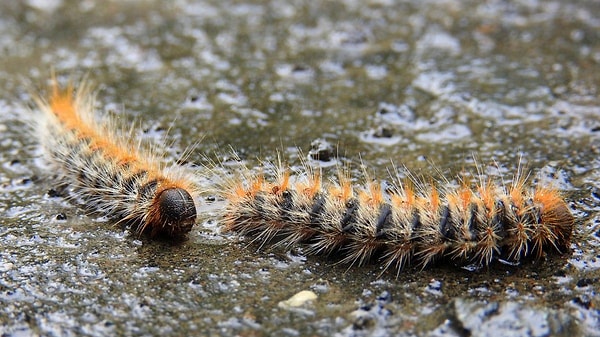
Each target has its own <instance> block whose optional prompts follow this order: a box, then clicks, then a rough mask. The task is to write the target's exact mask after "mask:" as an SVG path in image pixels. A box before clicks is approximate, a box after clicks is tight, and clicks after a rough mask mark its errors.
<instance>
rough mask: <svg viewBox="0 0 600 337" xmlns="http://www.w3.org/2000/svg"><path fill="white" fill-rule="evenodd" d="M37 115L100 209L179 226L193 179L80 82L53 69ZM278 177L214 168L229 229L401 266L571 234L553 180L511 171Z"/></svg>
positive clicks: (507, 255) (189, 216)
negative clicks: (103, 109)
mask: <svg viewBox="0 0 600 337" xmlns="http://www.w3.org/2000/svg"><path fill="white" fill-rule="evenodd" d="M36 102H37V104H38V106H39V108H40V110H42V111H43V112H44V118H43V119H41V120H40V121H39V122H38V123H37V125H38V134H39V137H40V140H41V143H42V145H43V148H44V150H45V152H46V154H47V156H48V158H49V160H50V162H51V164H52V165H53V166H54V167H56V168H57V170H58V172H59V174H60V175H61V176H63V178H64V179H65V180H66V181H68V182H69V183H70V184H71V185H72V186H73V189H74V194H73V195H72V198H74V199H78V200H83V201H84V202H85V203H86V205H89V206H90V207H92V208H94V209H95V210H97V211H99V212H100V213H101V214H104V215H107V216H109V217H112V218H114V219H117V221H118V223H121V222H127V223H132V224H133V225H134V228H135V229H136V231H137V232H138V233H142V232H148V233H149V234H150V235H151V236H156V235H166V236H169V237H179V236H183V235H185V234H186V233H187V232H189V231H190V230H191V228H192V226H193V224H194V223H195V220H196V208H195V204H194V199H193V197H192V195H195V194H196V187H195V186H196V184H195V183H194V182H193V180H192V179H190V178H188V177H187V176H186V175H185V174H184V173H183V172H181V171H180V170H178V169H176V168H164V167H163V166H162V165H161V164H160V162H159V161H158V160H157V159H156V158H155V156H154V155H153V154H152V153H151V152H150V151H143V150H142V149H141V148H140V146H139V145H136V144H134V143H132V142H131V141H128V139H130V138H131V135H127V134H123V133H120V132H118V131H115V128H114V126H113V125H112V124H111V123H99V122H97V121H95V120H94V113H93V111H94V110H93V105H94V95H93V94H91V90H90V86H89V85H88V84H87V83H85V82H84V83H82V85H81V87H80V88H79V90H78V91H77V93H75V92H74V89H73V87H72V86H69V87H68V88H67V89H66V90H62V91H61V90H60V89H59V88H58V85H57V84H56V81H55V80H54V84H53V86H52V88H51V95H50V97H49V99H48V101H45V100H44V99H43V98H37V99H36ZM275 177H276V178H275V180H274V181H273V182H268V181H267V180H266V179H265V178H264V177H263V176H262V175H246V176H243V177H241V179H240V177H235V178H228V177H222V180H221V182H220V183H219V184H220V185H219V186H218V191H217V192H216V193H217V194H218V195H219V196H221V197H222V198H223V199H225V200H227V203H226V205H225V206H224V208H223V210H222V222H223V226H224V228H225V230H228V231H232V232H237V233H240V234H242V235H244V236H248V237H250V238H252V241H254V242H258V243H261V245H263V244H267V243H274V244H275V245H279V246H285V247H291V246H296V245H303V246H304V247H306V252H307V253H308V254H325V255H329V254H333V253H339V254H340V255H341V256H342V260H341V261H342V262H345V263H348V264H350V265H354V264H358V265H362V264H364V263H366V262H368V261H372V260H375V259H376V260H378V261H379V262H380V263H381V264H382V266H383V269H384V270H387V269H389V268H395V269H396V270H397V272H398V273H399V272H400V271H401V270H402V269H403V268H404V267H406V266H408V265H411V264H414V265H418V266H421V267H426V266H428V265H430V264H431V263H433V262H434V261H436V260H440V259H448V260H450V261H453V262H456V263H460V264H465V263H476V264H479V265H481V266H485V265H489V264H490V263H491V262H492V261H493V260H494V259H505V260H507V261H514V262H518V261H519V260H520V259H522V258H525V257H527V256H535V257H540V256H541V255H542V254H543V252H544V251H546V250H552V249H555V250H559V251H560V250H561V249H563V248H565V247H567V246H568V245H569V242H570V239H571V232H572V228H573V225H574V217H573V215H572V214H571V212H570V210H569V208H568V206H567V205H566V203H565V201H564V200H563V199H562V198H561V196H560V194H559V193H558V191H556V190H555V189H553V188H550V187H544V186H538V187H536V188H529V187H527V186H529V185H528V181H527V176H526V175H524V174H523V172H522V171H521V169H520V168H519V170H518V171H517V174H516V176H515V177H514V179H513V181H512V183H511V184H510V185H504V184H497V183H494V182H493V181H492V180H485V181H484V180H481V181H479V183H478V184H476V185H475V186H470V184H469V183H467V182H466V181H464V180H463V183H462V184H461V185H460V186H459V187H457V188H454V189H451V188H450V187H445V188H438V187H435V186H433V185H432V184H425V183H422V182H419V181H417V179H413V180H412V182H410V183H408V184H403V183H402V182H401V179H399V178H396V179H395V181H394V183H392V184H390V185H389V186H387V187H385V188H383V187H382V184H381V183H376V182H370V181H369V182H367V183H365V184H364V185H362V186H353V185H352V183H351V181H350V179H349V177H347V176H346V175H344V174H340V175H339V179H338V181H337V182H324V181H323V180H322V177H321V174H320V173H318V172H312V171H309V173H308V174H307V175H306V176H304V178H302V179H300V178H296V179H294V177H292V176H291V175H290V174H289V171H288V170H286V169H284V168H282V166H281V165H280V166H279V168H278V169H277V170H276V175H275Z"/></svg>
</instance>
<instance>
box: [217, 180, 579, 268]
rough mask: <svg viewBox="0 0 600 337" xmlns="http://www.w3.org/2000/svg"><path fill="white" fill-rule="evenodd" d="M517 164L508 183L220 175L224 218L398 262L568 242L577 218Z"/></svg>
mask: <svg viewBox="0 0 600 337" xmlns="http://www.w3.org/2000/svg"><path fill="white" fill-rule="evenodd" d="M520 171H521V170H520V169H519V173H518V174H517V175H516V177H515V178H514V180H513V182H512V183H511V184H510V185H509V186H504V185H499V184H495V183H493V182H492V181H491V180H487V181H480V182H479V183H478V184H476V185H475V186H469V184H467V183H463V184H462V185H461V186H459V187H458V188H455V189H451V188H437V187H435V186H433V185H431V184H424V183H419V182H417V181H414V180H413V181H412V182H409V183H408V184H405V183H402V182H401V181H400V179H396V180H395V183H393V184H391V185H389V186H387V187H385V188H382V184H381V183H377V182H368V183H366V184H364V185H363V186H360V187H355V186H353V185H352V184H351V183H350V180H349V179H348V178H347V177H344V175H340V176H341V177H340V179H339V182H337V183H334V182H327V183H325V182H323V181H322V179H321V175H320V174H317V173H313V174H309V175H307V176H305V178H304V179H299V180H297V181H295V182H292V177H290V175H289V173H288V171H287V170H285V169H282V168H280V169H278V171H277V174H276V177H277V178H276V179H275V181H274V182H268V181H266V180H265V179H264V177H263V176H262V175H251V176H249V177H248V176H247V177H246V179H245V180H242V181H240V180H239V179H230V180H227V181H226V183H225V188H224V191H225V192H224V198H225V199H226V200H228V204H227V206H226V208H225V210H224V212H223V219H224V223H225V228H226V229H227V230H229V231H233V232H237V233H240V234H242V235H244V236H247V237H249V238H251V239H252V241H254V242H258V243H260V244H261V245H262V244H266V243H274V244H275V245H282V246H286V247H291V246H295V245H302V246H303V247H305V252H307V253H308V254H326V255H329V254H332V253H337V254H339V255H340V256H342V262H345V263H348V264H350V265H354V264H358V265H361V264H364V263H366V262H367V261H373V260H377V261H378V262H379V263H381V265H382V266H383V269H384V270H386V269H388V268H390V267H391V268H395V269H396V270H397V271H398V272H400V270H402V269H403V268H404V267H406V266H408V265H409V264H415V265H419V266H421V267H425V266H427V265H429V264H431V263H432V262H433V261H436V260H439V259H448V260H451V261H453V262H456V263H459V264H479V265H480V266H485V265H489V264H490V263H491V262H492V261H493V260H494V259H496V258H502V259H505V260H507V261H512V262H516V261H519V260H520V259H521V258H523V257H526V256H530V255H534V256H536V257H539V256H540V255H541V254H542V253H543V252H544V251H545V250H559V251H560V250H561V249H563V248H565V247H568V245H569V242H570V238H571V231H572V227H573V224H574V218H573V215H572V214H571V212H570V210H569V208H568V206H567V205H566V203H565V201H564V200H563V199H562V198H561V196H560V194H559V193H558V192H557V191H556V190H555V189H552V188H550V187H544V186H538V187H536V188H529V187H527V184H526V183H527V181H526V180H527V179H526V177H525V176H524V175H523V174H522V173H521V172H520ZM415 186H416V187H415Z"/></svg>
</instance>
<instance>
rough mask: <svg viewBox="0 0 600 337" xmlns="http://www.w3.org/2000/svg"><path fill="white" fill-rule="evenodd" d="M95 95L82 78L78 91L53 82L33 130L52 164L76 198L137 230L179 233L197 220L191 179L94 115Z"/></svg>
mask: <svg viewBox="0 0 600 337" xmlns="http://www.w3.org/2000/svg"><path fill="white" fill-rule="evenodd" d="M94 100H95V97H94V95H93V94H92V93H91V90H90V86H89V85H88V84H87V83H86V82H83V83H82V84H81V85H80V87H79V88H78V90H77V92H76V93H75V90H74V89H73V87H72V86H71V85H69V86H68V87H67V88H66V89H65V90H61V89H60V88H59V87H58V85H57V83H56V80H53V84H52V87H51V88H50V95H49V97H48V99H47V100H46V99H44V98H41V97H38V98H37V99H36V103H37V105H38V108H39V109H40V110H41V111H42V112H43V113H44V114H43V118H36V119H37V120H36V123H35V124H36V126H37V127H36V128H35V131H36V133H37V136H38V137H39V139H40V142H41V144H42V147H43V149H44V152H45V154H46V156H47V158H48V160H49V162H50V164H51V165H52V167H53V168H55V169H56V171H57V172H58V173H59V176H61V178H63V180H64V181H66V182H68V183H69V185H70V186H71V187H72V188H73V194H72V195H71V197H72V198H73V199H76V200H79V201H82V202H83V203H85V205H86V206H88V207H89V208H91V209H94V210H96V211H98V212H100V213H101V214H103V215H106V216H108V217H110V218H113V219H116V220H117V221H118V222H119V223H128V224H131V225H133V228H134V229H135V231H137V232H138V233H142V232H146V233H149V234H150V235H151V236H156V235H160V236H167V237H180V236H183V235H185V234H186V233H187V232H189V231H190V230H191V228H192V226H193V225H194V223H195V220H196V207H195V204H194V199H193V197H192V195H193V194H194V191H195V187H194V184H193V183H192V180H191V179H189V177H187V176H186V174H185V173H184V172H182V171H181V170H180V169H179V168H175V167H171V168H165V167H163V166H164V165H162V164H161V163H160V162H159V161H158V160H157V158H156V157H155V156H154V155H152V153H151V151H149V150H148V151H145V150H143V149H142V148H141V146H140V144H138V143H134V142H132V141H131V140H130V139H131V138H132V137H131V136H132V135H129V134H126V133H122V132H119V131H118V130H115V127H114V125H112V123H110V122H104V123H101V122H98V121H97V120H96V119H95V118H96V116H94Z"/></svg>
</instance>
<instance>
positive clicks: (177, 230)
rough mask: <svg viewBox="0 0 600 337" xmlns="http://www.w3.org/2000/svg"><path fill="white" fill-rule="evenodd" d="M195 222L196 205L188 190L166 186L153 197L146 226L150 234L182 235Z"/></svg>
mask: <svg viewBox="0 0 600 337" xmlns="http://www.w3.org/2000/svg"><path fill="white" fill-rule="evenodd" d="M195 222H196V205H195V203H194V199H193V198H192V196H191V195H190V193H188V191H186V190H184V189H182V188H179V187H173V188H167V189H165V190H163V191H161V192H159V193H158V195H157V196H156V197H155V199H154V203H153V206H152V212H151V216H150V217H149V219H148V226H147V228H148V229H149V230H150V235H151V236H153V237H154V236H156V235H164V236H167V237H175V238H177V237H182V236H184V235H185V234H187V233H188V232H189V231H190V230H192V226H193V225H194V223H195Z"/></svg>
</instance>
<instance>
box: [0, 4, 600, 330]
mask: <svg viewBox="0 0 600 337" xmlns="http://www.w3.org/2000/svg"><path fill="white" fill-rule="evenodd" d="M598 13H600V3H599V2H597V1H591V0H590V1H585V0H582V1H577V2H573V1H568V0H562V1H534V0H531V1H528V0H521V1H492V0H490V1H458V0H443V1H392V0H371V1H358V0H356V1H352V0H348V1H312V0H306V1H293V2H289V1H284V0H272V1H259V0H257V1H248V2H244V1H217V0H215V1H196V2H193V1H185V0H179V1H172V2H166V1H165V2H162V1H151V0H147V1H141V0H139V1H135V0H132V1H126V2H122V1H97V2H96V1H89V0H87V1H66V0H26V1H4V2H2V3H1V4H0V60H1V61H0V79H1V80H0V132H1V134H2V137H1V139H0V215H1V216H0V335H2V336H30V335H31V336H75V335H90V336H103V335H208V336H230V335H241V336H267V335H277V336H313V335H317V336H331V335H335V336H387V335H399V336H403V335H406V336H412V335H422V336H489V335H494V336H550V335H556V336H570V337H572V336H600V300H599V299H598V298H599V297H598V290H599V289H600V287H599V279H600V260H599V258H600V247H599V246H600V230H599V227H600V225H599V224H600V170H599V168H600V159H599V158H600V156H599V153H600V140H599V139H600V98H599V90H600V89H599V88H600V17H599V16H598ZM52 69H53V70H54V71H55V72H56V73H57V74H58V75H59V77H60V78H61V80H64V79H66V78H69V77H71V78H75V79H77V78H81V77H83V76H85V75H87V76H88V78H89V79H90V80H92V81H93V82H94V83H97V84H98V85H99V89H100V91H99V95H98V101H99V106H98V109H99V114H111V115H114V117H115V118H116V119H117V120H119V121H120V122H122V123H123V124H124V125H127V124H129V123H133V122H135V123H137V124H136V125H137V126H136V129H139V130H140V131H139V137H142V138H143V139H145V140H146V141H148V142H150V143H156V144H165V142H164V140H165V139H166V145H164V146H163V148H164V149H165V150H166V152H167V158H166V159H167V160H170V161H174V160H176V159H177V158H179V157H180V156H181V153H182V151H184V150H185V149H187V148H193V149H194V150H193V151H192V152H191V154H190V155H189V156H188V158H187V165H188V166H190V167H191V168H192V169H194V168H197V167H200V166H202V165H206V164H208V162H209V161H210V160H221V161H223V162H225V163H227V156H229V155H230V152H229V150H228V148H229V147H230V146H231V147H232V148H234V149H235V150H236V151H237V152H238V154H239V156H240V157H241V158H242V159H243V160H244V161H245V163H246V165H248V166H249V167H250V168H254V167H256V168H257V167H259V166H260V165H261V161H260V160H267V161H272V160H276V159H277V153H279V154H280V155H281V157H282V158H284V160H285V161H286V162H288V163H290V165H292V167H294V168H297V167H298V165H301V163H302V162H307V163H308V164H310V165H321V166H323V170H324V173H325V174H326V175H331V176H333V175H334V173H335V170H336V168H335V166H336V165H332V164H337V165H342V166H345V167H349V168H350V169H351V170H352V173H353V174H354V175H355V177H357V178H360V176H361V168H360V167H361V163H362V164H364V166H366V167H368V170H369V174H370V175H372V176H374V177H379V178H382V179H385V178H386V177H387V174H388V173H387V172H388V169H389V168H390V167H391V161H393V162H394V163H395V164H396V165H405V166H406V167H408V168H409V169H410V170H411V171H413V172H416V173H417V174H423V175H426V176H427V175H433V176H436V177H438V179H439V178H440V177H441V176H446V177H448V179H450V180H452V177H454V176H455V175H456V174H458V173H460V172H461V171H462V170H463V169H465V168H466V169H467V170H470V169H472V168H473V155H475V156H476V157H477V160H478V162H480V163H482V165H483V166H484V167H488V166H489V170H492V171H495V172H496V171H497V172H496V174H498V175H500V176H501V177H502V178H503V179H507V180H510V178H511V176H512V174H513V173H514V172H515V171H516V170H517V167H518V165H519V158H521V160H522V161H523V162H524V163H525V164H526V165H527V166H528V167H529V168H531V169H532V170H533V174H534V175H536V176H539V177H543V178H550V179H552V180H553V181H554V183H555V184H556V185H557V186H559V187H560V188H561V189H563V190H564V193H565V195H566V198H567V200H568V203H569V206H570V207H571V208H572V210H573V213H574V215H575V216H576V217H577V219H578V220H577V225H576V228H575V232H574V240H573V243H572V245H571V247H570V251H569V252H568V253H567V254H563V255H559V254H549V255H547V256H544V257H543V258H542V259H541V260H539V261H525V262H523V263H522V264H521V265H518V266H511V265H505V264H501V263H495V264H493V265H492V266H491V267H490V268H486V269H483V270H469V269H468V268H458V267H455V266H451V265H438V266H434V267H432V268H429V269H427V270H423V271H421V270H417V269H412V268H408V269H407V270H404V271H403V272H402V273H400V274H399V275H396V274H395V272H393V271H392V272H384V273H381V269H380V267H379V266H377V265H367V266H364V267H353V268H348V267H347V266H345V265H340V264H336V261H337V260H335V258H334V257H332V258H325V257H306V256H305V255H304V254H303V252H302V250H301V249H295V250H292V251H290V252H286V251H284V250H278V249H268V248H263V249H259V248H258V247H256V246H254V245H252V244H249V242H248V240H244V239H243V238H239V237H236V236H234V235H229V234H223V233H221V232H220V231H219V225H220V224H219V222H218V221H217V220H215V217H214V213H215V211H216V210H217V209H218V207H219V206H218V205H210V204H208V203H207V204H206V205H205V206H203V213H202V215H201V217H200V220H199V224H198V226H196V228H195V229H194V230H193V231H192V233H191V234H190V235H189V238H188V240H187V241H185V242H182V243H179V244H172V243H169V242H160V241H159V242H153V241H150V240H148V239H147V238H138V237H135V236H133V235H131V234H130V233H129V232H128V231H127V230H124V229H123V228H118V227H115V226H114V225H113V224H112V223H111V222H110V221H107V220H106V219H104V218H98V217H97V216H94V215H90V214H86V213H85V212H84V211H82V210H81V209H80V208H78V207H77V206H76V205H73V204H71V203H69V202H67V201H65V200H64V199H63V198H61V197H57V196H55V194H54V193H52V191H53V188H55V187H56V185H57V183H58V182H56V181H54V180H53V179H52V175H51V173H50V172H47V171H45V170H44V168H45V164H44V162H43V161H42V160H41V159H40V150H39V146H38V143H37V142H38V140H37V139H36V137H35V135H32V134H31V133H30V132H29V131H28V130H29V127H28V126H27V122H26V119H27V118H28V116H32V115H35V114H32V113H31V112H30V111H29V107H30V106H31V95H30V92H31V90H32V88H33V90H36V88H42V87H44V85H45V84H46V83H47V79H48V78H49V76H50V73H51V70H52ZM309 158H310V159H309ZM259 159H260V160H259ZM494 162H497V163H498V164H499V165H500V167H501V168H502V169H500V170H497V169H496V170H494V169H493V168H494V166H495V165H494V164H493V163H494ZM432 163H435V168H434V167H432ZM193 164H196V165H199V166H194V165H193ZM488 164H489V165H488ZM198 170H199V171H201V170H200V169H198ZM485 172H488V170H487V169H486V171H485ZM485 172H484V173H485ZM199 177H202V174H201V173H199ZM200 201H204V200H200ZM301 290H309V291H312V292H314V293H315V294H316V295H317V298H316V299H313V300H311V301H309V302H306V303H304V304H301V305H300V306H290V305H286V304H283V303H281V302H282V301H285V300H287V299H289V298H290V297H291V296H292V295H294V294H296V293H298V292H299V291H301Z"/></svg>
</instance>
